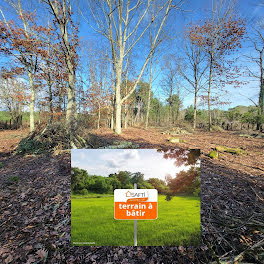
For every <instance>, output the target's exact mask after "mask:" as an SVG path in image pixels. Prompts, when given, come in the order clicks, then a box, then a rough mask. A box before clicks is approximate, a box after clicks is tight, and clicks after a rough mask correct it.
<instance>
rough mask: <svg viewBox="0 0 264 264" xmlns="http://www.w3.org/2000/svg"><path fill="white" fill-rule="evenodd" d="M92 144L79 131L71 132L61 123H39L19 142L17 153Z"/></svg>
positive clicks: (39, 152) (32, 152)
mask: <svg viewBox="0 0 264 264" xmlns="http://www.w3.org/2000/svg"><path fill="white" fill-rule="evenodd" d="M90 147H91V145H90V144H89V143H88V142H87V141H86V140H85V139H83V138H82V137H81V136H80V132H79V131H74V134H73V133H69V131H68V130H67V129H66V127H65V126H63V125H62V124H61V123H54V124H52V125H45V124H41V125H39V126H38V127H37V128H36V129H35V130H34V131H33V132H31V133H30V134H29V135H28V136H27V137H26V138H24V139H22V140H21V142H20V143H19V144H18V147H17V149H16V153H21V154H42V153H47V152H54V151H56V150H64V149H73V148H75V149H76V148H90Z"/></svg>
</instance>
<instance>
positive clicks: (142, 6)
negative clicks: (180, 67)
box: [88, 0, 183, 134]
mask: <svg viewBox="0 0 264 264" xmlns="http://www.w3.org/2000/svg"><path fill="white" fill-rule="evenodd" d="M182 2H183V1H182V0H180V1H178V3H176V4H173V0H167V1H165V2H161V5H160V6H159V8H157V9H156V12H155V14H153V15H152V17H150V16H149V10H150V8H151V6H152V5H153V4H156V3H155V1H153V0H148V1H143V0H138V1H136V2H135V3H134V2H132V1H130V0H127V1H124V0H119V1H114V0H107V1H92V2H91V1H89V2H88V4H89V7H90V10H91V13H92V16H93V19H94V21H95V23H96V29H95V30H96V31H97V32H99V33H101V34H102V35H103V36H105V37H106V38H107V40H108V41H109V43H110V47H111V53H112V63H113V68H114V74H115V86H114V106H115V132H116V133H117V134H120V133H121V107H122V104H123V103H124V102H125V101H126V100H127V99H128V98H129V97H130V96H131V95H132V94H133V92H134V91H135V89H136V87H137V84H138V83H139V81H140V79H141V77H142V75H143V72H144V70H145V68H146V66H147V64H148V61H149V59H150V57H151V54H152V53H153V51H154V49H155V47H156V45H157V42H158V41H159V35H160V33H161V30H162V28H163V26H164V24H165V22H166V20H167V17H168V14H169V12H170V11H171V10H172V9H173V8H179V7H180V6H181V4H182ZM158 17H162V19H161V20H160V24H159V27H158V30H157V31H156V33H155V36H153V43H152V45H151V47H150V50H149V52H148V54H147V56H146V58H145V59H144V62H143V65H142V67H141V69H140V71H139V75H138V77H137V78H136V81H135V84H134V86H133V88H132V89H131V90H130V91H129V92H128V94H127V95H126V96H124V97H121V83H122V73H123V72H124V60H125V57H126V56H127V55H128V54H129V53H130V52H131V50H132V49H133V48H134V47H135V46H136V45H137V44H138V42H139V41H140V40H141V39H142V38H143V36H144V34H145V32H146V31H147V30H148V29H149V28H150V27H151V26H152V24H153V22H154V21H155V20H156V19H157V18H158ZM132 40H133V41H132ZM128 42H129V44H128Z"/></svg>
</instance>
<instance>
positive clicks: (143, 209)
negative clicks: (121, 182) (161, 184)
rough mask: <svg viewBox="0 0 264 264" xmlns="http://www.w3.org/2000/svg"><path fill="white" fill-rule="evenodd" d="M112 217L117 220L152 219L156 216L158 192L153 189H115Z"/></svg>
mask: <svg viewBox="0 0 264 264" xmlns="http://www.w3.org/2000/svg"><path fill="white" fill-rule="evenodd" d="M114 201H115V211H114V217H115V219H119V220H154V219H157V217H158V192H157V190H154V189H115V191H114Z"/></svg>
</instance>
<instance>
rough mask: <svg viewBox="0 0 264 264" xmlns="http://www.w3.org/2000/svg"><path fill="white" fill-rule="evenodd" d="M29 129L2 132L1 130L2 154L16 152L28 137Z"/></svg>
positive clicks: (0, 143)
mask: <svg viewBox="0 0 264 264" xmlns="http://www.w3.org/2000/svg"><path fill="white" fill-rule="evenodd" d="M28 133H29V129H18V130H1V129H0V153H1V152H4V153H7V152H10V151H12V150H14V148H15V147H16V146H17V144H18V143H19V142H20V140H21V139H22V138H23V137H26V136H27V134H28Z"/></svg>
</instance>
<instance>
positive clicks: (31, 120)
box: [28, 72, 35, 132]
mask: <svg viewBox="0 0 264 264" xmlns="http://www.w3.org/2000/svg"><path fill="white" fill-rule="evenodd" d="M28 78H29V84H30V93H31V98H30V105H29V112H30V114H29V123H30V132H32V131H33V130H34V129H35V121H34V108H35V87H34V81H33V75H32V73H31V72H29V73H28Z"/></svg>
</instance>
